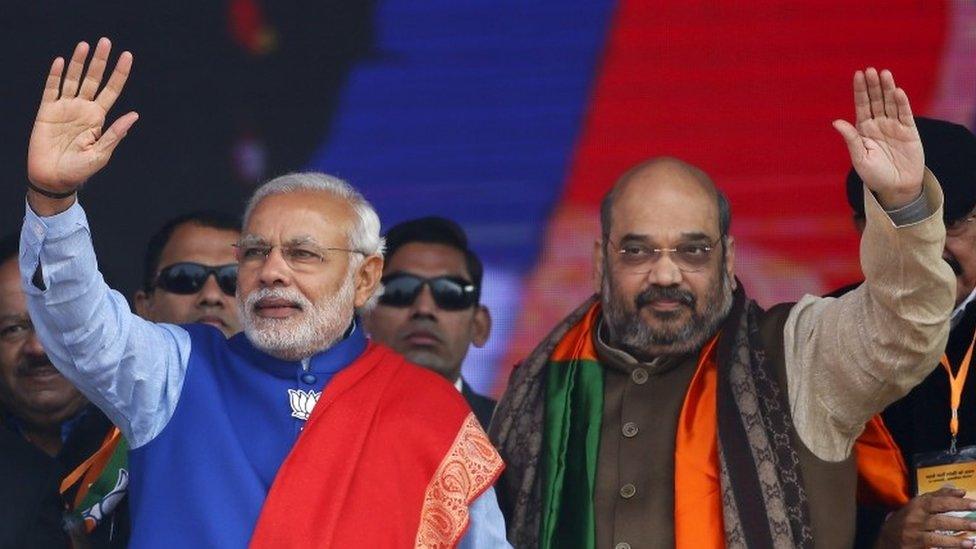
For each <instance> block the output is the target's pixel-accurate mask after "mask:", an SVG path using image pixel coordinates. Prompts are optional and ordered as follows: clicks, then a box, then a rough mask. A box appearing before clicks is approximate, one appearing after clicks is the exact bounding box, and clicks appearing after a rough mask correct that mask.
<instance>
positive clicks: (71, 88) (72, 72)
mask: <svg viewBox="0 0 976 549" xmlns="http://www.w3.org/2000/svg"><path fill="white" fill-rule="evenodd" d="M87 57H88V42H78V45H77V46H75V51H74V53H72V54H71V61H69V62H68V71H67V72H66V73H65V75H64V83H63V84H62V85H61V96H62V97H74V96H76V95H78V84H79V82H80V81H81V73H82V71H83V70H84V69H85V58H87Z"/></svg>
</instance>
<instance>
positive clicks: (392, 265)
mask: <svg viewBox="0 0 976 549" xmlns="http://www.w3.org/2000/svg"><path fill="white" fill-rule="evenodd" d="M383 272H385V273H392V272H410V273H413V274H418V275H423V276H438V275H444V274H451V275H462V276H463V277H465V278H470V277H471V273H469V272H468V265H467V262H466V261H465V257H464V252H462V251H461V250H459V249H457V248H455V247H453V246H448V245H447V244H441V243H438V242H417V241H415V242H408V243H406V244H404V245H402V246H400V247H399V248H397V250H396V251H395V252H394V253H393V254H392V255H390V256H388V257H387V258H386V263H384V265H383Z"/></svg>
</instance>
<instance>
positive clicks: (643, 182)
mask: <svg viewBox="0 0 976 549" xmlns="http://www.w3.org/2000/svg"><path fill="white" fill-rule="evenodd" d="M854 99H855V101H854V105H855V112H856V118H857V126H856V127H855V126H853V125H852V124H850V123H848V122H844V121H841V120H838V121H835V122H834V127H835V128H836V129H837V130H838V131H839V132H840V133H841V135H842V136H843V137H844V140H845V142H846V144H847V147H848V151H849V153H850V156H851V160H852V162H853V164H854V166H855V167H856V168H857V170H858V173H860V174H861V176H862V177H863V179H864V181H865V184H866V185H867V187H868V188H869V189H871V190H872V191H873V192H874V194H873V195H872V196H871V197H870V198H869V200H868V204H867V206H866V210H867V224H866V229H865V231H864V237H863V240H862V255H861V257H862V267H863V269H864V272H865V273H866V275H867V282H866V283H865V284H864V286H862V287H861V288H859V289H858V290H855V291H853V292H851V293H850V294H848V295H846V296H844V297H843V298H841V299H824V298H819V297H813V296H805V297H804V298H803V299H801V300H800V301H799V302H798V303H795V304H784V305H780V306H777V307H774V308H772V309H770V310H768V311H763V310H762V309H760V308H759V306H758V305H756V304H755V303H754V302H752V301H750V300H749V299H748V298H747V296H746V294H745V291H744V290H743V289H742V288H741V287H739V285H738V283H737V281H736V280H735V278H734V273H735V270H734V266H735V246H734V240H733V238H732V237H731V236H730V234H729V224H730V221H731V216H730V211H729V206H728V202H727V201H726V200H725V198H724V196H723V195H722V194H721V192H719V191H718V190H717V189H716V188H715V186H714V185H713V183H712V181H711V180H710V179H709V177H708V176H707V175H706V174H705V173H704V172H703V171H701V170H700V169H698V168H696V167H693V166H690V165H688V164H686V163H684V162H682V161H680V160H676V159H672V158H662V159H655V160H651V161H649V162H645V163H642V164H639V165H637V166H635V167H634V168H632V169H631V170H629V171H628V172H626V173H625V174H624V175H623V176H622V177H621V178H620V179H619V181H618V182H617V183H616V184H615V185H614V187H613V188H612V190H611V191H610V192H609V193H608V194H607V196H606V198H605V199H604V201H603V204H602V208H601V225H602V232H603V234H602V238H600V239H599V240H598V241H597V242H595V243H594V263H595V268H596V272H597V281H598V292H599V295H597V296H594V297H593V298H592V299H590V300H588V301H587V302H586V303H585V304H583V306H581V307H580V308H579V309H578V310H577V311H576V312H574V313H573V314H571V315H570V316H569V317H568V318H567V319H566V320H565V321H564V322H563V323H562V324H560V325H559V326H557V327H556V329H555V330H554V331H553V333H552V334H550V336H549V337H547V338H546V340H545V341H543V342H542V343H541V344H540V345H539V347H537V349H536V350H535V351H534V352H533V353H532V354H530V355H529V357H528V358H527V359H526V360H525V362H524V363H523V364H522V365H520V366H519V367H518V368H516V369H515V370H514V372H513V374H512V377H511V380H510V382H509V387H508V390H507V391H506V393H505V394H504V396H503V397H502V398H501V400H500V401H499V403H498V407H497V408H496V410H495V417H494V419H492V429H491V436H492V438H493V440H494V441H495V442H496V445H497V446H498V448H499V450H500V452H501V453H502V457H503V458H504V459H505V462H506V469H505V473H504V475H503V477H502V480H501V481H500V482H499V485H498V486H499V490H498V492H499V499H500V501H501V503H502V509H503V510H504V511H505V512H506V517H507V518H508V520H509V523H508V527H509V540H510V541H511V542H512V543H513V545H515V546H517V547H543V548H548V547H562V546H587V545H589V546H595V547H601V548H609V547H616V548H618V549H620V548H626V547H631V546H633V547H675V546H676V547H735V548H745V547H824V548H835V547H849V546H850V545H851V543H852V542H853V539H854V515H855V505H854V488H855V486H854V485H855V482H854V481H855V470H854V465H853V463H852V460H851V459H850V447H851V445H852V444H853V442H854V438H855V437H856V436H857V434H858V433H859V432H860V431H861V429H862V427H863V425H864V423H865V422H866V421H868V420H869V419H870V418H871V417H872V416H873V415H874V414H875V413H877V412H878V411H879V410H880V409H882V408H883V407H884V406H885V405H887V404H888V403H890V402H892V401H894V400H896V399H897V398H899V397H900V396H902V395H903V394H904V393H905V392H907V391H908V389H909V388H910V387H911V386H912V385H914V384H916V383H918V382H919V381H921V380H922V379H923V378H924V377H925V375H927V374H928V372H929V370H930V369H931V361H933V360H935V359H936V358H937V356H938V354H939V352H940V350H941V346H942V345H944V343H945V337H946V334H947V332H948V317H949V312H950V311H951V309H952V294H953V291H952V273H951V271H950V269H949V267H948V265H946V264H945V262H942V261H939V254H940V253H941V251H942V239H943V237H944V234H945V232H944V231H945V229H944V227H943V225H942V220H941V211H940V208H941V205H942V196H941V192H940V190H939V187H938V184H937V183H936V182H935V181H934V179H933V178H932V176H931V174H930V173H928V172H927V171H926V170H925V166H924V159H923V152H922V145H921V142H920V141H919V138H918V132H917V131H916V129H915V124H914V121H913V119H912V116H911V109H910V107H909V103H908V97H907V96H906V95H905V92H904V91H903V90H901V89H899V88H896V87H895V83H894V79H893V77H892V75H891V73H890V72H888V71H882V72H881V73H880V74H879V73H878V71H876V70H875V69H873V68H870V69H868V70H867V71H863V72H862V71H858V72H857V73H856V74H855V77H854ZM875 197H876V198H875ZM908 273H911V276H910V277H907V276H906V274H908ZM539 433H542V436H539Z"/></svg>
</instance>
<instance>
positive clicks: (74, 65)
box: [27, 38, 139, 193]
mask: <svg viewBox="0 0 976 549" xmlns="http://www.w3.org/2000/svg"><path fill="white" fill-rule="evenodd" d="M111 47H112V46H111V42H109V41H108V39H106V38H102V39H101V40H99V42H98V45H97V46H96V47H95V54H94V56H92V60H91V63H89V66H88V71H87V73H86V74H84V75H83V73H84V72H85V71H84V68H85V58H86V57H87V56H88V44H86V43H84V42H81V43H79V44H78V46H77V47H76V48H75V51H74V53H73V54H72V56H71V61H70V62H69V64H68V68H67V71H66V72H65V74H64V78H63V82H62V72H63V71H64V59H62V58H60V57H59V58H57V59H55V60H54V63H52V65H51V72H50V73H49V74H48V77H47V82H46V83H45V85H44V93H43V95H42V97H41V106H40V108H39V109H38V111H37V118H36V119H35V121H34V129H33V131H32V132H31V137H30V145H29V146H28V149H27V176H28V178H29V179H30V181H31V182H32V183H33V184H34V185H36V186H38V187H40V188H42V189H45V190H48V191H52V192H58V193H60V192H70V191H73V190H75V189H77V188H78V187H79V186H80V185H81V184H82V183H84V182H85V181H86V180H87V179H88V178H89V177H91V176H92V175H93V174H95V172H97V171H98V170H100V169H102V167H104V166H105V164H106V163H107V162H108V160H109V158H111V156H112V152H113V151H114V150H115V147H116V146H117V145H118V144H119V142H120V141H121V140H122V138H123V137H125V134H126V133H127V132H128V131H129V129H130V128H131V127H132V125H133V124H134V123H135V121H136V120H137V119H138V117H139V116H138V115H137V114H136V113H135V112H130V113H127V114H126V115H124V116H122V117H120V118H119V119H118V120H116V121H115V123H113V124H112V125H111V126H110V127H109V128H108V130H106V131H105V132H104V133H103V132H102V127H103V126H104V125H105V117H106V115H107V114H108V111H109V109H111V108H112V105H113V104H114V103H115V101H116V99H118V97H119V94H120V93H121V92H122V87H123V86H124V85H125V81H126V79H127V78H128V76H129V71H130V70H131V68H132V55H131V54H130V53H128V52H124V53H122V55H121V56H119V60H118V62H117V63H116V65H115V69H114V70H113V71H112V75H111V76H110V77H109V80H108V83H107V84H106V85H105V87H104V89H102V90H101V92H99V87H100V86H101V82H102V77H103V75H104V73H105V66H106V64H107V62H108V55H109V52H110V50H111Z"/></svg>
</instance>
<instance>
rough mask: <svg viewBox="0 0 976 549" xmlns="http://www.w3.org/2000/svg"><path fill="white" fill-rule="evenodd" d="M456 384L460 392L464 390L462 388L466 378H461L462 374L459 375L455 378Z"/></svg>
mask: <svg viewBox="0 0 976 549" xmlns="http://www.w3.org/2000/svg"><path fill="white" fill-rule="evenodd" d="M454 386H455V387H456V388H457V390H458V392H459V393H460V392H463V391H462V389H463V387H464V380H462V379H461V376H458V378H457V379H456V380H454Z"/></svg>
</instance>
